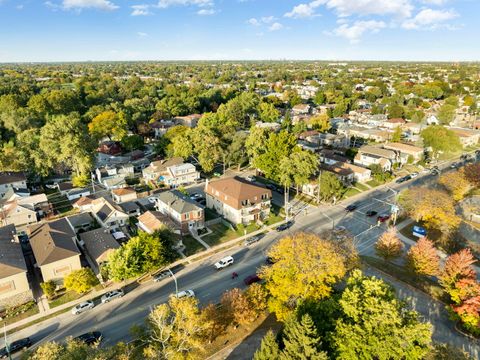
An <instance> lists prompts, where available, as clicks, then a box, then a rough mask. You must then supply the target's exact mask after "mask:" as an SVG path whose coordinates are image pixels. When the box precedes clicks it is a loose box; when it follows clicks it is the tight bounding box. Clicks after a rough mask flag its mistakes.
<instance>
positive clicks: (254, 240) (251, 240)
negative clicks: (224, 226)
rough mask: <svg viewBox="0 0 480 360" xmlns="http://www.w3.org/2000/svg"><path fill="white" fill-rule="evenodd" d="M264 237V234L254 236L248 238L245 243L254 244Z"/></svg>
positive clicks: (246, 244) (247, 244)
mask: <svg viewBox="0 0 480 360" xmlns="http://www.w3.org/2000/svg"><path fill="white" fill-rule="evenodd" d="M263 237H264V234H260V235H255V236H252V237H251V238H248V239H247V240H245V241H244V243H243V244H244V245H245V246H250V245H253V244H255V243H257V242H259V241H260V240H261V239H262V238H263Z"/></svg>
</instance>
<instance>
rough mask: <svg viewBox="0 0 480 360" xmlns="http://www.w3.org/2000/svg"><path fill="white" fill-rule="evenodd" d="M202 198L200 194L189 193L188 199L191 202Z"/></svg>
mask: <svg viewBox="0 0 480 360" xmlns="http://www.w3.org/2000/svg"><path fill="white" fill-rule="evenodd" d="M200 198H202V194H199V193H191V194H190V199H192V200H197V199H200Z"/></svg>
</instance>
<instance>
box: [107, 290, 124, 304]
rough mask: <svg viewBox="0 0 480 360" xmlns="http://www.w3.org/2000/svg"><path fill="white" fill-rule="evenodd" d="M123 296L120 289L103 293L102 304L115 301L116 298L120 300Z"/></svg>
mask: <svg viewBox="0 0 480 360" xmlns="http://www.w3.org/2000/svg"><path fill="white" fill-rule="evenodd" d="M123 295H125V293H124V292H123V290H122V289H117V290H112V291H109V292H107V293H105V295H103V296H102V298H101V300H102V304H105V303H107V302H109V301H111V300H113V299H116V298H121V297H122V296H123Z"/></svg>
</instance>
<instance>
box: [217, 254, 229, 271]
mask: <svg viewBox="0 0 480 360" xmlns="http://www.w3.org/2000/svg"><path fill="white" fill-rule="evenodd" d="M232 264H233V257H231V256H227V257H224V258H223V259H221V260H220V261H218V262H216V263H215V265H214V266H215V269H217V270H220V269H223V268H226V267H227V266H230V265H232Z"/></svg>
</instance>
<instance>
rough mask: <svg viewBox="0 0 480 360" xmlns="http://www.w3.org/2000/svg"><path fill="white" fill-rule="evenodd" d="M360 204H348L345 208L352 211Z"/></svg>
mask: <svg viewBox="0 0 480 360" xmlns="http://www.w3.org/2000/svg"><path fill="white" fill-rule="evenodd" d="M357 207H358V205H355V204H352V205H348V206H347V207H346V208H345V210H346V211H348V212H352V211H355V210H356V209H357Z"/></svg>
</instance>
